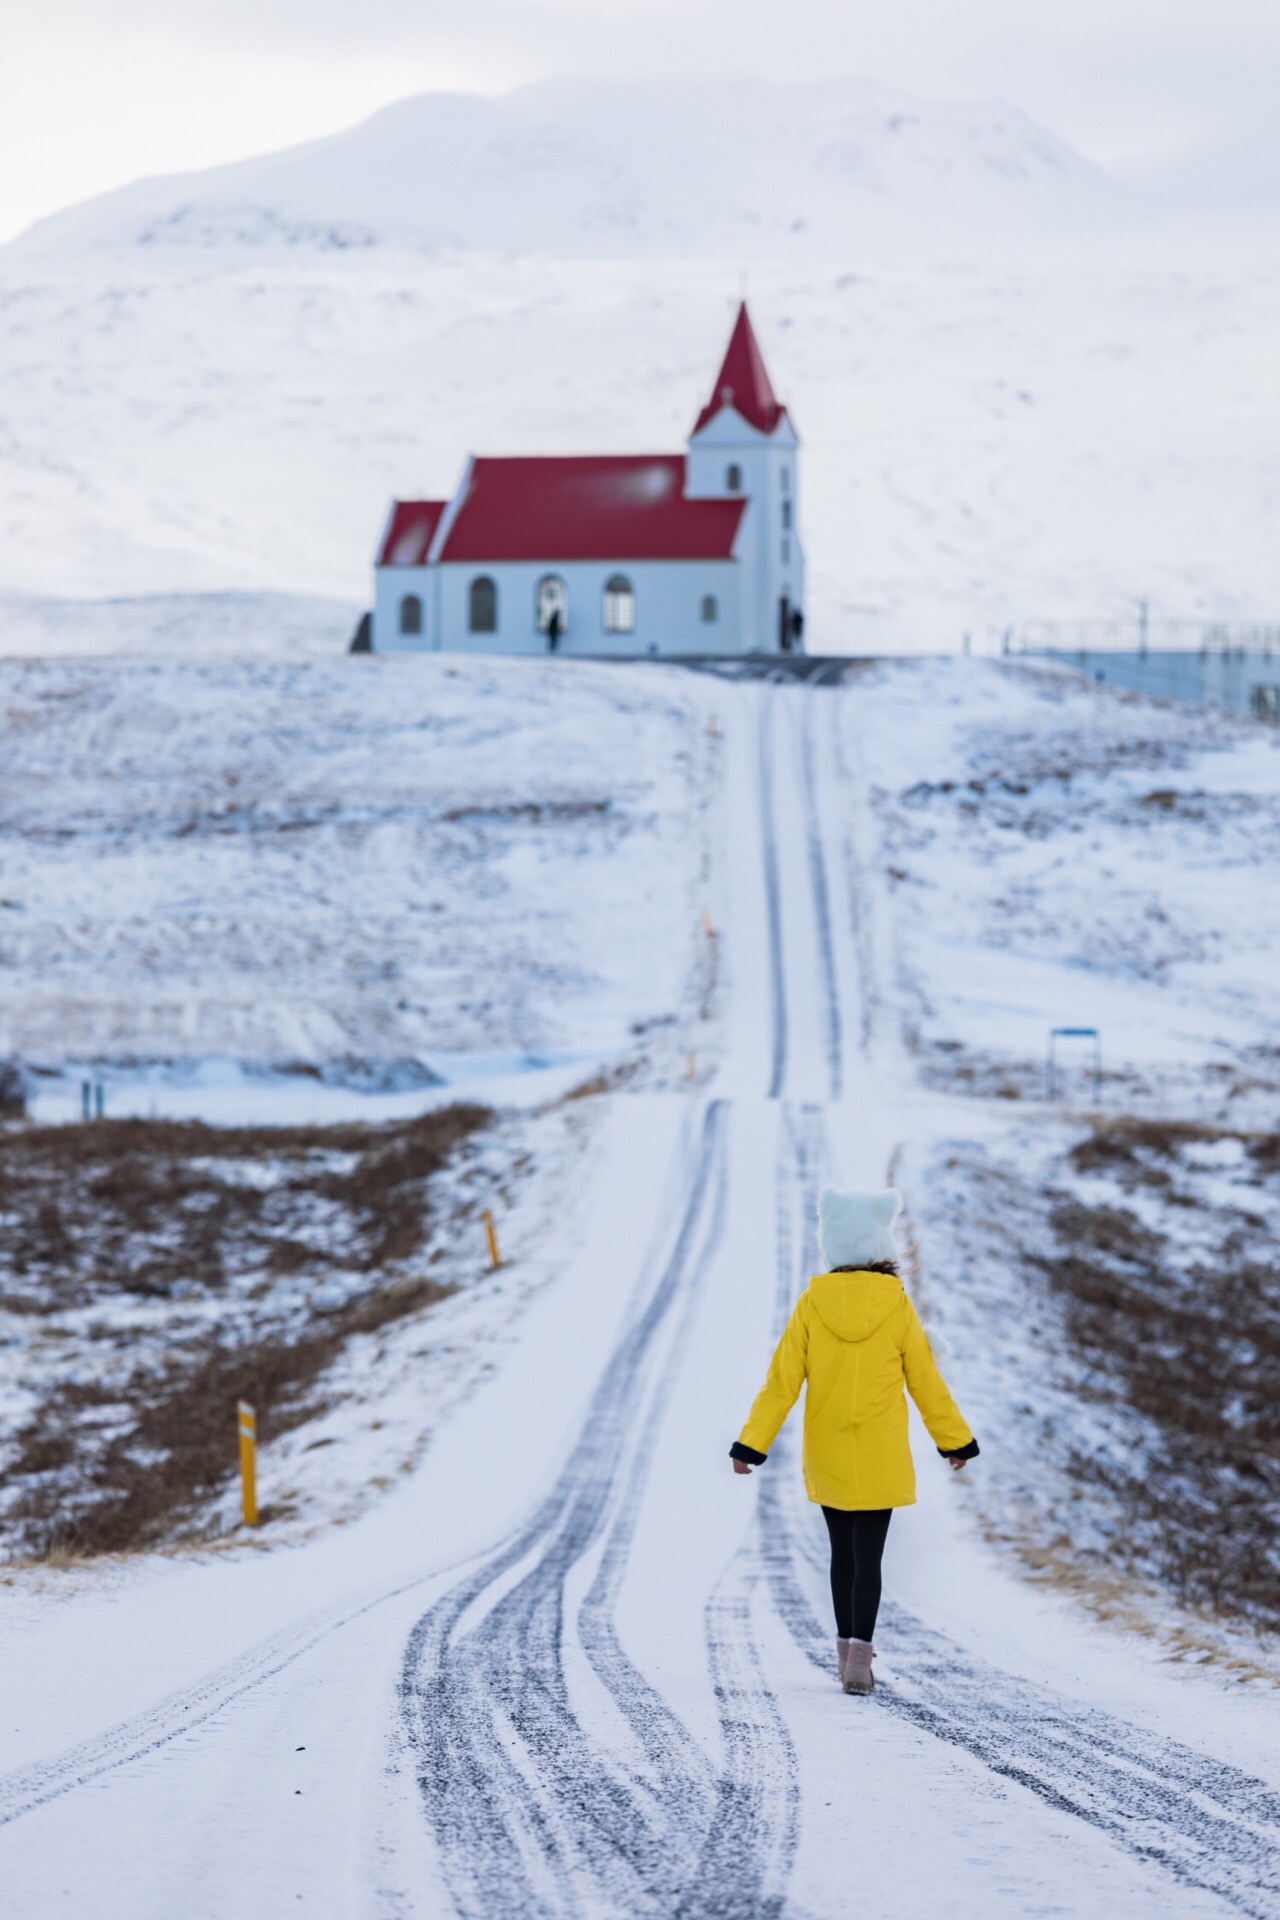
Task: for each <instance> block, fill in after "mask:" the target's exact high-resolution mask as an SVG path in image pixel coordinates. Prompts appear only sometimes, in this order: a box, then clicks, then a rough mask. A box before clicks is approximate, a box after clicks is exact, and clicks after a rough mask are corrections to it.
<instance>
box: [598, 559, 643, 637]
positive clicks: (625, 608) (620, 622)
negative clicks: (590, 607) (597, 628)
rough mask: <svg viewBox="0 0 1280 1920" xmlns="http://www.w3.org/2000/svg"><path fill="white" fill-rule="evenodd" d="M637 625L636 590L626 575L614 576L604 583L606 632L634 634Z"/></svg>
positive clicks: (618, 574) (616, 574)
mask: <svg viewBox="0 0 1280 1920" xmlns="http://www.w3.org/2000/svg"><path fill="white" fill-rule="evenodd" d="M635 624H636V596H635V589H634V588H633V587H632V585H631V582H630V581H629V580H628V579H627V576H626V574H625V573H615V574H612V575H610V577H609V579H608V580H606V581H605V583H604V630H605V632H606V633H633V632H634V631H635Z"/></svg>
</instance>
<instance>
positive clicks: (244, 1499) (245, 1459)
mask: <svg viewBox="0 0 1280 1920" xmlns="http://www.w3.org/2000/svg"><path fill="white" fill-rule="evenodd" d="M239 1416H240V1512H241V1515H242V1517H243V1519H244V1524H245V1526H246V1527H256V1526H257V1524H258V1462H257V1453H258V1421H257V1416H256V1414H255V1413H254V1411H253V1408H252V1407H251V1406H250V1405H249V1402H248V1401H247V1400H242V1401H241V1402H240V1407H239Z"/></svg>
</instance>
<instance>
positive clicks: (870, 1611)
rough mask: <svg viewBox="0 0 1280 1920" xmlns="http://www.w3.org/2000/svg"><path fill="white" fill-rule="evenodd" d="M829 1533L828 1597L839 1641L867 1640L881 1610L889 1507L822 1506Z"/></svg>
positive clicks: (874, 1627) (890, 1511) (890, 1512)
mask: <svg viewBox="0 0 1280 1920" xmlns="http://www.w3.org/2000/svg"><path fill="white" fill-rule="evenodd" d="M822 1517H823V1519H824V1520H825V1521H826V1523H827V1532H828V1533H829V1534H830V1535H831V1598H832V1600H833V1601H834V1603H835V1609H836V1632H837V1633H838V1634H839V1635H840V1638H841V1639H842V1640H870V1638H871V1636H872V1634H873V1633H874V1632H875V1630H876V1615H877V1613H878V1612H879V1611H880V1556H881V1554H882V1553H883V1552H884V1543H885V1537H886V1535H887V1534H888V1532H889V1522H890V1520H891V1519H892V1518H893V1508H892V1507H870V1508H867V1509H865V1510H860V1511H858V1512H856V1513H850V1512H848V1511H847V1510H846V1509H845V1508H844V1507H824V1508H823V1509H822Z"/></svg>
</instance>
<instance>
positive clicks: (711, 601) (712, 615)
mask: <svg viewBox="0 0 1280 1920" xmlns="http://www.w3.org/2000/svg"><path fill="white" fill-rule="evenodd" d="M719 618H720V607H719V603H718V602H717V600H716V597H715V595H714V593H704V594H703V596H702V621H703V625H704V626H708V627H714V625H715V623H716V621H717V620H718V619H719Z"/></svg>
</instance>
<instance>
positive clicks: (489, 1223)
mask: <svg viewBox="0 0 1280 1920" xmlns="http://www.w3.org/2000/svg"><path fill="white" fill-rule="evenodd" d="M480 1218H481V1219H482V1220H483V1221H484V1230H485V1232H486V1234H487V1235H488V1236H489V1259H490V1261H491V1263H492V1264H493V1265H494V1266H495V1267H500V1266H501V1265H502V1261H501V1259H500V1258H499V1255H498V1235H497V1231H496V1229H495V1227H494V1224H493V1215H492V1214H491V1213H490V1211H489V1209H488V1207H486V1208H485V1210H484V1212H483V1213H482V1214H481V1216H480Z"/></svg>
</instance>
